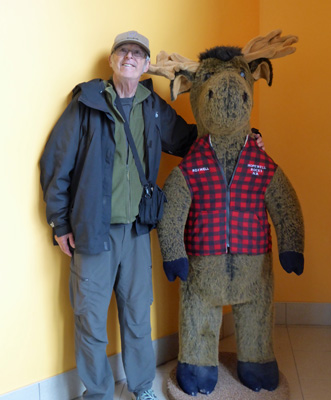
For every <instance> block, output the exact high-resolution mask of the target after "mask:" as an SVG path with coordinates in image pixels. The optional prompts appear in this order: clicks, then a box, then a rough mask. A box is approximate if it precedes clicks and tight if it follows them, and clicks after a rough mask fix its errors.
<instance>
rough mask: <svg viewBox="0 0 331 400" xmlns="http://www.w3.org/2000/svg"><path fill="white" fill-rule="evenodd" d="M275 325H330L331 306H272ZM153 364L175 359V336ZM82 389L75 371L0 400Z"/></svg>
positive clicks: (45, 397) (118, 365) (120, 372)
mask: <svg viewBox="0 0 331 400" xmlns="http://www.w3.org/2000/svg"><path fill="white" fill-rule="evenodd" d="M275 323H276V324H280V325H324V326H328V325H331V303H275ZM233 333H234V320H233V315H232V313H231V312H230V313H228V314H225V315H224V316H223V323H222V329H221V337H226V336H230V335H232V334H233ZM153 346H154V351H155V355H156V364H157V365H161V364H164V363H166V362H168V361H170V360H173V359H174V358H176V357H177V354H178V334H173V335H169V336H166V337H163V338H161V339H158V340H155V341H153ZM109 362H110V364H111V367H112V370H113V373H114V378H115V380H116V381H120V380H123V379H125V374H124V369H123V365H122V359H121V354H115V355H114V356H111V357H109ZM83 390H84V386H83V384H82V383H81V381H80V379H79V377H78V374H77V370H76V369H74V370H71V371H68V372H65V373H63V374H60V375H57V376H54V377H52V378H49V379H46V380H44V381H41V382H38V383H35V384H33V385H29V386H27V387H24V388H21V389H18V390H15V391H13V392H10V393H6V394H3V395H0V400H59V399H61V400H71V399H74V398H76V397H78V396H80V395H81V393H82V392H83Z"/></svg>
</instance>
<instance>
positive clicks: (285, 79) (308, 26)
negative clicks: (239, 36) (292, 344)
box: [259, 0, 331, 302]
mask: <svg viewBox="0 0 331 400" xmlns="http://www.w3.org/2000/svg"><path fill="white" fill-rule="evenodd" d="M260 5H261V6H260V32H261V33H266V32H268V31H269V30H271V29H274V28H277V27H282V29H283V32H284V33H286V34H287V33H294V34H296V35H298V36H299V43H298V45H297V51H296V53H295V54H294V55H291V56H289V57H287V58H286V59H279V60H274V62H273V66H274V84H273V86H272V87H271V88H268V87H267V85H265V84H263V83H261V84H260V93H259V95H260V102H259V121H260V128H261V130H262V132H263V133H264V140H265V143H266V147H267V149H268V151H270V154H271V155H272V157H273V158H274V160H275V161H276V162H278V163H279V165H280V166H281V167H282V168H283V170H284V171H285V173H286V174H287V176H288V177H289V178H290V180H291V182H292V183H293V185H294V187H295V189H296V191H297V193H298V196H299V198H300V201H301V205H302V209H303V213H304V218H305V231H306V251H305V262H306V265H305V272H304V274H303V275H302V276H300V277H297V276H292V275H293V274H291V275H290V276H289V275H287V274H286V273H285V272H284V271H283V270H282V268H281V267H280V265H279V263H278V260H277V258H276V257H275V268H274V269H275V276H276V291H275V299H276V301H298V302H330V301H331V290H330V283H331V257H330V247H331V229H330V226H331V213H330V205H331V188H330V187H331V167H330V155H331V135H330V107H331V100H330V93H331V78H330V64H331V53H330V51H329V48H330V41H331V25H330V16H331V3H330V2H328V1H324V0H317V1H316V2H311V1H309V0H307V1H302V0H291V1H286V0H278V1H268V0H262V1H260ZM274 243H275V244H276V240H275V241H274ZM274 249H275V250H276V247H274ZM275 253H277V252H276V251H275Z"/></svg>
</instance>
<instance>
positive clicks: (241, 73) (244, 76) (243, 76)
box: [240, 69, 246, 79]
mask: <svg viewBox="0 0 331 400" xmlns="http://www.w3.org/2000/svg"><path fill="white" fill-rule="evenodd" d="M240 76H241V77H242V78H244V79H246V74H245V71H244V70H243V69H242V70H241V71H240Z"/></svg>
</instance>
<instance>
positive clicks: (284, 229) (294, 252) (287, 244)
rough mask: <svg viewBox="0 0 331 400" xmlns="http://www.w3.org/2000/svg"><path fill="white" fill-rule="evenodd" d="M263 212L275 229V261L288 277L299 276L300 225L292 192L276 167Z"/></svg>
mask: <svg viewBox="0 0 331 400" xmlns="http://www.w3.org/2000/svg"><path fill="white" fill-rule="evenodd" d="M265 201H266V206H267V210H268V212H269V214H270V217H271V219H272V222H273V224H274V227H275V231H276V235H277V242H278V251H279V259H280V263H281V265H282V267H283V268H284V270H285V271H286V272H288V273H290V272H295V273H296V274H297V275H301V273H302V272H303V264H304V259H303V251H304V223H303V215H302V211H301V207H300V203H299V200H298V197H297V195H296V192H295V190H294V188H293V186H292V184H291V183H290V181H289V179H288V178H287V177H286V175H285V174H284V172H283V171H282V170H281V168H280V167H278V168H277V170H276V172H275V174H274V176H273V178H272V180H271V182H270V184H269V186H268V188H267V190H266V194H265Z"/></svg>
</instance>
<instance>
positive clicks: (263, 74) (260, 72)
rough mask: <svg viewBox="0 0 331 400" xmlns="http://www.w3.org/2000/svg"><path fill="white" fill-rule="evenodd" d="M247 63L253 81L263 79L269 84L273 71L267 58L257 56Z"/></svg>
mask: <svg viewBox="0 0 331 400" xmlns="http://www.w3.org/2000/svg"><path fill="white" fill-rule="evenodd" d="M248 65H249V68H250V70H251V73H252V75H253V78H254V79H255V81H257V80H259V79H265V80H266V81H267V83H268V85H269V86H271V84H272V78H273V71H272V65H271V62H270V61H269V59H268V58H259V59H257V60H254V61H252V62H250V63H249V64H248Z"/></svg>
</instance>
